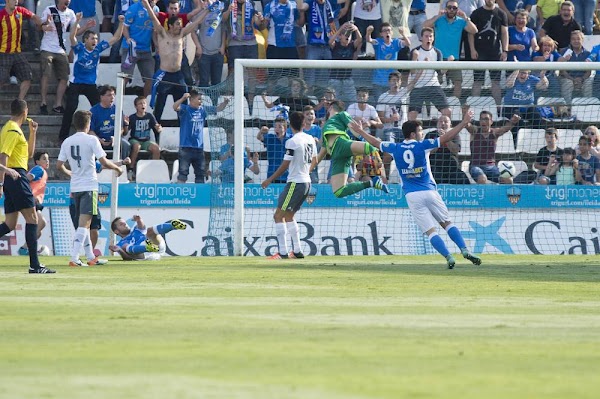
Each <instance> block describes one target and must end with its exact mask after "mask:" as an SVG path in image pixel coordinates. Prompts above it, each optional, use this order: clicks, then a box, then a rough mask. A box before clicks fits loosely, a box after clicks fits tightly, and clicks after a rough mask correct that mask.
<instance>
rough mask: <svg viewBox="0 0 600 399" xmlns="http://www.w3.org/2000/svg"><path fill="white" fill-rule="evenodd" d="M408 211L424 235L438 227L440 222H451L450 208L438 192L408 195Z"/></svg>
mask: <svg viewBox="0 0 600 399" xmlns="http://www.w3.org/2000/svg"><path fill="white" fill-rule="evenodd" d="M406 202H407V203H408V209H410V211H411V212H412V214H413V218H414V219H415V223H416V224H417V226H419V228H420V229H421V231H422V232H423V233H426V232H427V231H429V230H431V229H433V228H435V227H438V226H439V225H440V222H449V221H450V215H449V214H448V208H447V207H446V204H445V203H444V200H442V197H441V196H440V194H439V193H438V192H437V191H433V190H427V191H414V192H412V193H408V194H406Z"/></svg>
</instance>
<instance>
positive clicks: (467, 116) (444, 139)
mask: <svg viewBox="0 0 600 399" xmlns="http://www.w3.org/2000/svg"><path fill="white" fill-rule="evenodd" d="M473 115H474V112H473V110H468V111H467V112H465V113H464V115H463V120H462V121H460V123H459V124H458V125H456V126H454V127H453V128H452V129H450V130H448V131H447V132H446V134H444V135H443V136H440V146H441V145H443V144H446V143H448V142H450V141H451V140H452V139H453V138H454V137H456V135H457V134H458V133H460V131H461V130H463V129H464V128H465V127H467V126H468V125H469V123H471V121H472V120H473Z"/></svg>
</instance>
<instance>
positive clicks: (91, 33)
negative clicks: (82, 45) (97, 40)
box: [83, 29, 98, 42]
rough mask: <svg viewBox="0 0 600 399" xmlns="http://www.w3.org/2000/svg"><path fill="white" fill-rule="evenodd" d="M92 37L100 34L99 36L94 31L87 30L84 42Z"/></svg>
mask: <svg viewBox="0 0 600 399" xmlns="http://www.w3.org/2000/svg"><path fill="white" fill-rule="evenodd" d="M90 35H96V36H97V35H98V34H97V33H96V32H94V31H93V30H89V29H88V30H86V31H85V32H84V33H83V41H84V42H85V41H87V39H88V38H89V37H90Z"/></svg>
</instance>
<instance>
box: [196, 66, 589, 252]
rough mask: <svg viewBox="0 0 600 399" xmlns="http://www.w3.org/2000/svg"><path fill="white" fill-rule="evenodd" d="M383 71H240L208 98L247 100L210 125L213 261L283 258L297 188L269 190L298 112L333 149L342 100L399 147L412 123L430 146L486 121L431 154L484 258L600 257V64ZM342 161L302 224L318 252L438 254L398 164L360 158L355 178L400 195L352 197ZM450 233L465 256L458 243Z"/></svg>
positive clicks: (308, 205)
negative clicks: (281, 206) (287, 205)
mask: <svg viewBox="0 0 600 399" xmlns="http://www.w3.org/2000/svg"><path fill="white" fill-rule="evenodd" d="M382 64H384V62H382V61H364V60H360V61H335V68H332V66H333V65H334V64H332V62H331V61H329V62H328V61H307V60H302V61H292V60H238V61H236V68H235V79H229V80H228V81H227V82H225V83H223V84H221V85H220V86H216V87H213V88H210V89H205V90H204V95H205V96H207V97H209V98H211V99H212V102H213V105H217V104H215V103H219V102H220V99H223V98H225V97H227V96H231V94H232V93H234V94H235V95H234V96H233V97H232V99H233V101H232V102H231V103H230V104H229V105H228V106H227V107H226V108H225V109H224V110H223V111H221V112H219V113H218V114H217V115H216V116H214V117H211V118H209V120H208V129H207V130H208V134H209V137H210V151H211V154H212V162H211V163H210V170H211V180H210V184H211V185H212V190H211V193H212V194H211V195H212V199H211V212H210V222H209V234H208V235H209V236H211V237H217V238H218V239H217V240H215V242H216V243H215V244H214V246H212V247H210V246H209V250H207V251H206V254H207V255H234V254H235V255H254V256H269V255H272V254H273V253H275V252H277V239H276V234H275V224H274V222H273V212H274V209H275V208H276V206H277V201H278V197H279V195H280V193H281V192H282V190H283V188H284V185H285V184H284V182H285V181H284V180H283V181H282V182H281V183H276V184H272V185H271V186H269V187H268V188H267V189H263V188H262V187H261V186H260V183H261V182H262V181H263V180H264V179H265V178H266V177H267V176H268V175H270V174H272V172H273V171H274V169H276V168H277V165H278V164H279V163H280V162H281V159H282V157H283V148H284V147H285V140H286V139H287V138H286V137H288V136H289V135H290V134H291V132H290V131H288V128H289V124H288V123H287V117H288V116H289V113H290V112H294V111H300V112H304V111H306V113H307V115H312V114H313V113H314V114H315V120H314V122H313V123H312V125H313V126H310V125H307V126H306V129H305V131H306V132H307V133H309V134H311V135H314V137H315V140H317V142H318V145H319V147H320V145H321V142H320V127H321V126H322V123H323V122H324V121H325V119H326V115H327V109H328V106H329V104H330V102H331V101H333V100H341V101H343V102H344V104H345V109H346V110H347V112H348V113H350V115H351V116H352V117H353V118H354V119H356V120H358V121H361V122H362V123H363V126H364V127H365V128H366V129H369V131H370V132H371V134H372V135H374V136H377V137H379V138H381V139H382V140H394V141H396V142H400V141H402V140H403V133H402V124H403V122H405V121H407V120H409V119H417V120H419V121H421V122H422V124H423V131H424V134H425V138H427V139H429V138H432V139H433V138H435V137H438V136H439V135H440V134H445V133H447V132H448V131H450V130H451V129H452V128H453V127H454V126H456V125H457V124H458V123H460V121H461V120H462V119H463V115H464V113H465V112H468V111H471V112H473V121H472V123H471V124H470V125H469V126H468V127H467V128H465V129H462V130H461V131H460V133H459V134H458V135H457V136H456V138H455V139H454V140H452V141H451V142H449V143H448V144H447V145H445V146H443V147H442V148H440V149H438V150H436V151H435V152H432V153H431V155H430V164H431V169H432V170H431V173H432V174H433V176H434V178H435V179H436V181H437V183H438V191H439V193H440V194H441V195H442V198H443V199H444V201H445V202H446V204H447V206H448V208H449V210H450V216H451V219H452V221H453V222H454V224H455V225H457V226H458V227H459V229H461V230H462V232H463V235H464V237H465V239H466V241H467V244H468V246H469V248H470V249H471V250H473V251H474V252H476V253H499V254H513V253H522V254H527V253H540V254H570V253H573V254H586V253H600V248H599V247H600V244H599V239H598V234H597V231H598V230H597V226H596V225H597V223H596V219H597V218H596V217H595V213H596V212H597V210H598V207H599V205H600V202H599V201H598V195H599V194H600V190H598V189H597V188H596V187H595V186H594V184H595V176H596V175H595V171H596V170H600V169H596V167H597V165H598V164H597V163H596V161H594V160H593V159H591V160H589V159H590V158H589V156H590V155H586V154H591V157H592V158H594V159H595V157H596V155H597V154H598V152H597V150H600V146H599V143H598V131H597V129H596V128H595V126H596V125H597V123H600V100H599V99H598V98H597V97H596V96H600V91H599V90H598V89H597V86H596V85H595V84H594V79H595V72H594V71H593V64H591V63H575V62H561V63H557V64H552V67H549V63H537V62H530V63H494V62H488V63H476V62H443V63H439V62H400V61H387V62H385V64H384V65H385V67H386V68H385V69H382V66H383V65H382ZM516 68H519V69H518V70H517V69H516ZM513 72H514V73H513ZM564 72H568V74H567V73H564ZM598 87H600V86H598ZM311 108H312V109H311ZM584 133H586V134H585V135H584ZM588 133H589V134H588ZM592 133H593V134H594V135H592ZM228 134H229V135H231V136H230V137H229V138H228V137H227V135H228ZM350 136H351V137H352V135H350ZM582 136H585V137H591V139H592V140H591V146H589V148H590V150H588V151H587V153H586V154H581V153H580V142H581V141H582V140H584V139H582ZM357 140H358V139H357ZM227 144H229V147H227ZM224 146H225V147H224ZM231 147H232V148H231ZM584 153H585V151H584ZM328 158H329V157H327V158H326V159H324V160H323V161H322V162H321V163H320V164H319V166H318V169H317V171H316V173H315V174H314V176H312V178H313V187H312V191H311V195H309V197H308V199H307V201H306V202H305V204H304V205H303V207H302V209H301V210H300V211H299V212H298V213H297V214H296V220H297V221H298V223H299V226H300V237H301V241H302V245H303V248H302V250H303V252H304V253H305V254H307V255H391V254H394V255H413V254H429V253H435V251H434V250H433V248H432V247H431V245H430V243H429V241H428V239H427V237H425V236H424V235H423V234H422V232H421V231H420V229H419V228H418V226H417V225H416V224H415V222H414V221H413V217H412V215H411V213H410V211H409V210H408V207H407V205H406V199H405V197H404V195H403V193H402V188H401V184H400V183H401V179H400V176H399V173H398V170H397V169H396V166H395V163H394V162H393V160H391V159H390V158H389V157H387V156H386V155H385V154H381V156H375V157H361V156H357V157H354V159H353V160H352V167H351V171H350V172H349V175H348V178H349V180H350V181H353V180H354V181H367V182H368V181H370V180H371V179H372V178H373V177H374V176H381V177H382V178H383V179H384V180H385V181H387V182H388V185H389V191H390V192H389V194H386V193H384V192H382V191H379V190H375V189H373V188H367V189H364V190H362V191H359V192H356V193H354V194H352V195H348V196H346V197H343V198H338V197H336V196H335V195H334V194H333V193H332V189H331V186H330V184H329V178H330V175H329V173H330V160H329V159H328ZM574 158H575V159H577V158H579V165H578V166H577V162H575V165H576V166H574V162H573V161H572V160H573V159H574ZM224 164H227V165H226V166H227V167H223V166H224ZM584 164H585V165H587V166H586V167H584V166H583V165H584ZM250 165H253V166H252V167H250ZM228 168H230V169H228ZM229 170H232V171H233V172H232V173H229ZM576 170H579V171H580V172H581V173H576ZM578 180H579V181H578ZM440 230H441V229H440ZM440 235H441V236H442V237H443V239H444V240H446V242H447V245H448V247H449V248H450V249H451V251H457V248H455V246H454V244H453V243H452V242H451V241H450V240H449V239H448V238H447V235H446V234H445V232H443V231H442V232H441V233H440Z"/></svg>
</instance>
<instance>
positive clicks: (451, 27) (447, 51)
mask: <svg viewBox="0 0 600 399" xmlns="http://www.w3.org/2000/svg"><path fill="white" fill-rule="evenodd" d="M423 26H425V27H428V28H433V29H434V30H435V37H436V38H437V40H436V43H435V44H436V47H437V48H438V49H439V50H440V51H441V52H442V56H443V60H444V61H458V60H460V41H461V38H462V36H463V32H468V33H472V34H475V33H477V27H476V26H475V24H473V22H471V18H469V17H467V16H466V14H465V13H464V12H463V11H462V10H460V9H459V8H458V1H456V0H448V1H447V2H446V9H445V10H444V11H441V12H440V14H439V15H436V16H435V17H433V18H430V19H428V20H427V21H425V22H424V23H423ZM446 77H447V78H449V79H448V80H451V81H452V83H453V84H454V90H453V94H454V96H455V97H458V98H460V97H461V94H462V71H460V70H452V71H448V72H447V74H446ZM438 78H439V79H440V80H441V78H442V75H441V74H440V75H439V76H438ZM440 83H441V82H440Z"/></svg>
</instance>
